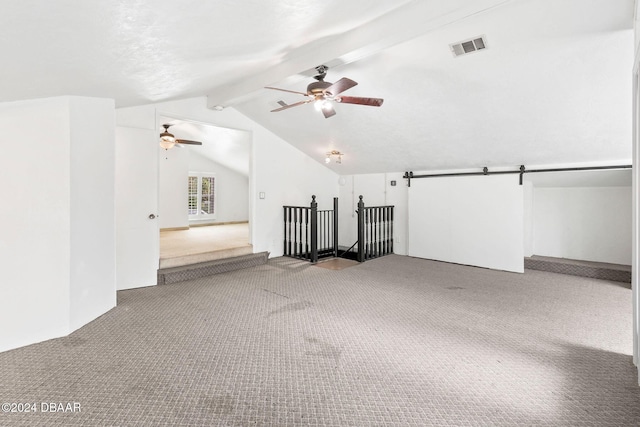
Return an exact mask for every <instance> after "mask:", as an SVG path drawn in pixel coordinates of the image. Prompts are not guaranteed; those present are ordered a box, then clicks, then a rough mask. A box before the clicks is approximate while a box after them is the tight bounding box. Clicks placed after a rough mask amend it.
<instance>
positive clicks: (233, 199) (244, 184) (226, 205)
mask: <svg viewBox="0 0 640 427" xmlns="http://www.w3.org/2000/svg"><path fill="white" fill-rule="evenodd" d="M188 167H189V171H190V172H207V173H213V174H215V177H216V184H215V186H216V188H215V198H216V202H215V203H216V218H215V220H203V221H191V223H198V222H202V223H214V224H215V223H220V222H231V221H248V220H249V177H247V176H244V175H242V174H240V173H238V172H235V171H232V170H231V169H229V168H227V167H224V166H223V165H221V164H220V163H217V162H214V161H211V160H210V159H208V158H206V157H203V156H201V155H199V154H196V153H190V155H189V165H188ZM185 182H186V180H185ZM183 188H184V190H183V191H184V192H185V194H187V191H186V188H187V186H186V184H185V185H184V186H183ZM183 206H186V203H185V204H184V205H183Z"/></svg>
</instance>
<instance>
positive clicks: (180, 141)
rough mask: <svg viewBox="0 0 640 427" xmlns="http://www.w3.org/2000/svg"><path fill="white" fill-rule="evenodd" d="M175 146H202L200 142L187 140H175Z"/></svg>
mask: <svg viewBox="0 0 640 427" xmlns="http://www.w3.org/2000/svg"><path fill="white" fill-rule="evenodd" d="M176 143H177V144H188V145H202V142H200V141H190V140H188V139H176Z"/></svg>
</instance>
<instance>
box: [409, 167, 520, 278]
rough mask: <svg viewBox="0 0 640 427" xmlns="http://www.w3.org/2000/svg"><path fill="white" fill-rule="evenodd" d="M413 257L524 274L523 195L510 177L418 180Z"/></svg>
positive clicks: (412, 205)
mask: <svg viewBox="0 0 640 427" xmlns="http://www.w3.org/2000/svg"><path fill="white" fill-rule="evenodd" d="M408 205H409V207H408V218H409V225H408V230H409V233H410V234H409V246H408V249H409V250H408V254H409V255H410V256H415V257H420V258H427V259H434V260H440V261H447V262H453V263H457V264H466V265H474V266H478V267H485V268H492V269H497V270H505V271H513V272H518V273H522V272H524V255H523V247H524V243H523V234H524V231H523V223H524V220H523V190H522V186H520V185H518V183H517V181H514V179H513V176H509V175H490V176H464V177H462V176H460V177H450V178H428V179H414V180H412V181H411V187H410V188H409V199H408Z"/></svg>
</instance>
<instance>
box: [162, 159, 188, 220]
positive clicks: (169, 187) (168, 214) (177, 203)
mask: <svg viewBox="0 0 640 427" xmlns="http://www.w3.org/2000/svg"><path fill="white" fill-rule="evenodd" d="M189 156H190V153H189V150H188V149H186V148H172V149H171V150H162V149H160V150H159V157H158V159H159V160H158V177H159V178H158V179H159V193H158V220H159V225H160V228H185V227H189V214H188V211H187V203H188V200H189V196H188V194H189V192H188V188H187V179H188V177H189Z"/></svg>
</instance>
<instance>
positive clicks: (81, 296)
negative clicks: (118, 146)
mask: <svg viewBox="0 0 640 427" xmlns="http://www.w3.org/2000/svg"><path fill="white" fill-rule="evenodd" d="M69 107H70V112H71V114H70V129H71V141H70V143H71V205H70V210H71V212H70V215H71V264H70V267H71V277H70V279H71V280H70V286H71V292H70V304H71V307H70V308H71V311H70V313H71V316H70V327H71V330H72V331H73V330H75V329H78V328H79V327H81V326H83V325H84V324H86V323H88V322H90V321H91V320H93V319H95V318H96V317H98V316H100V315H101V314H103V313H105V312H107V311H108V310H110V309H111V308H113V307H115V305H116V249H115V244H116V240H115V235H116V228H115V189H114V188H115V144H114V141H115V103H114V101H113V100H111V99H97V98H80V97H71V98H70V99H69Z"/></svg>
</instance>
